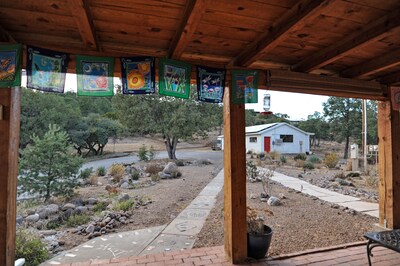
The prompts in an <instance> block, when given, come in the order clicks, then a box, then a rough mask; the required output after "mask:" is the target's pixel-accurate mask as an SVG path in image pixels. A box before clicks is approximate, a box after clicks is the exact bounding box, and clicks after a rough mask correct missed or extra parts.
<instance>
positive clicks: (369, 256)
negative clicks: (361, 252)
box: [367, 240, 372, 266]
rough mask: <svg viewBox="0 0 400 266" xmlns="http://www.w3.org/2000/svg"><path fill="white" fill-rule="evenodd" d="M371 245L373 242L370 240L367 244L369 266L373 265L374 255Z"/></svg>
mask: <svg viewBox="0 0 400 266" xmlns="http://www.w3.org/2000/svg"><path fill="white" fill-rule="evenodd" d="M371 243H372V241H371V240H368V244H367V256H368V265H369V266H371V265H372V264H371V256H372V253H371V249H370V248H369V246H370V244H371Z"/></svg>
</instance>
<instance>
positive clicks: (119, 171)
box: [109, 164, 125, 182]
mask: <svg viewBox="0 0 400 266" xmlns="http://www.w3.org/2000/svg"><path fill="white" fill-rule="evenodd" d="M109 172H110V175H112V177H114V180H115V181H116V182H119V181H120V180H121V177H122V176H123V175H124V173H125V166H123V165H122V164H113V165H111V167H110V168H109Z"/></svg>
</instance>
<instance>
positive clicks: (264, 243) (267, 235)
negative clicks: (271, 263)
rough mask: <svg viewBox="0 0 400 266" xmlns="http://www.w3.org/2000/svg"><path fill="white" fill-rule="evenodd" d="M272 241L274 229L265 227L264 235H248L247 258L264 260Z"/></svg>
mask: <svg viewBox="0 0 400 266" xmlns="http://www.w3.org/2000/svg"><path fill="white" fill-rule="evenodd" d="M271 239H272V229H271V227H269V226H268V225H264V234H255V233H247V256H248V257H250V258H254V259H262V258H264V257H265V255H266V254H267V252H268V249H269V245H270V244H271Z"/></svg>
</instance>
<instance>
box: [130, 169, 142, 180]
mask: <svg viewBox="0 0 400 266" xmlns="http://www.w3.org/2000/svg"><path fill="white" fill-rule="evenodd" d="M139 177H140V173H139V171H138V170H136V169H132V170H131V178H132V180H139Z"/></svg>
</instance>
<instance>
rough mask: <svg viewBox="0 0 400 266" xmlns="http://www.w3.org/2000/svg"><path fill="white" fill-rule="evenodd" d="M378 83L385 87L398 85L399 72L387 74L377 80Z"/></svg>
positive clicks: (399, 80)
mask: <svg viewBox="0 0 400 266" xmlns="http://www.w3.org/2000/svg"><path fill="white" fill-rule="evenodd" d="M378 81H379V82H380V83H382V84H387V85H391V84H396V83H399V82H400V71H398V72H395V73H392V74H389V75H387V76H384V77H382V78H379V79H378Z"/></svg>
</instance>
